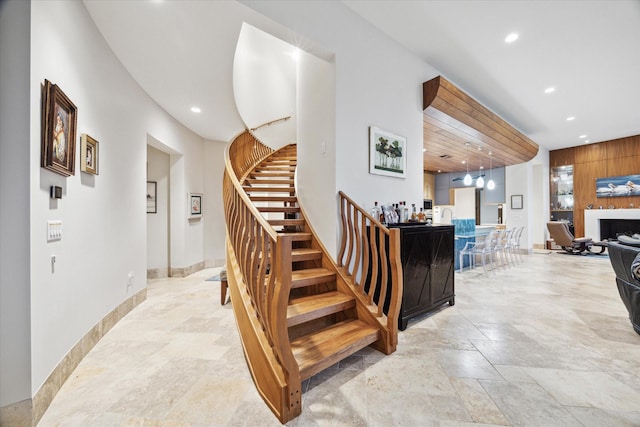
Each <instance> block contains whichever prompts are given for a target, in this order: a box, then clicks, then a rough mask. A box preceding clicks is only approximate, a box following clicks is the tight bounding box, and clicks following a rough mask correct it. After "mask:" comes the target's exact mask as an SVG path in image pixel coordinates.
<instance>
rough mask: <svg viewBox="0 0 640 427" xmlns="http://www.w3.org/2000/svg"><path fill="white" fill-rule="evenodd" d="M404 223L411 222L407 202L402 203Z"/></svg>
mask: <svg viewBox="0 0 640 427" xmlns="http://www.w3.org/2000/svg"><path fill="white" fill-rule="evenodd" d="M402 222H409V208H408V207H407V202H402Z"/></svg>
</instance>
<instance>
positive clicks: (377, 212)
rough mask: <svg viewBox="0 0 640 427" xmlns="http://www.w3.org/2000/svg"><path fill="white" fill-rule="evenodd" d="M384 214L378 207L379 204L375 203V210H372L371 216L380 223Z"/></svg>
mask: <svg viewBox="0 0 640 427" xmlns="http://www.w3.org/2000/svg"><path fill="white" fill-rule="evenodd" d="M381 213H382V209H380V206H378V202H373V208H371V216H372V217H374V218H375V219H376V221H380V214H381Z"/></svg>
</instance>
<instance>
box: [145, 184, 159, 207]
mask: <svg viewBox="0 0 640 427" xmlns="http://www.w3.org/2000/svg"><path fill="white" fill-rule="evenodd" d="M147 213H148V214H149V213H151V214H154V213H158V183H157V182H155V181H147Z"/></svg>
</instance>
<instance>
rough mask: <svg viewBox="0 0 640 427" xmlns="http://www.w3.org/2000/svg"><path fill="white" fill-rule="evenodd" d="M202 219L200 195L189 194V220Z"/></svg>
mask: <svg viewBox="0 0 640 427" xmlns="http://www.w3.org/2000/svg"><path fill="white" fill-rule="evenodd" d="M200 217H202V193H189V218H200Z"/></svg>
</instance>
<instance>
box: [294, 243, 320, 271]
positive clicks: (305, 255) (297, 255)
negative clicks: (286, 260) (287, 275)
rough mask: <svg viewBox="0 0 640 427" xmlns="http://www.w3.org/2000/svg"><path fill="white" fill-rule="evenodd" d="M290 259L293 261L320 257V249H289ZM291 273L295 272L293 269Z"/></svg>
mask: <svg viewBox="0 0 640 427" xmlns="http://www.w3.org/2000/svg"><path fill="white" fill-rule="evenodd" d="M291 259H292V261H293V262H298V261H312V260H316V259H322V251H321V250H320V249H313V248H294V249H292V250H291ZM299 271H305V270H299ZM292 273H295V271H292Z"/></svg>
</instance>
